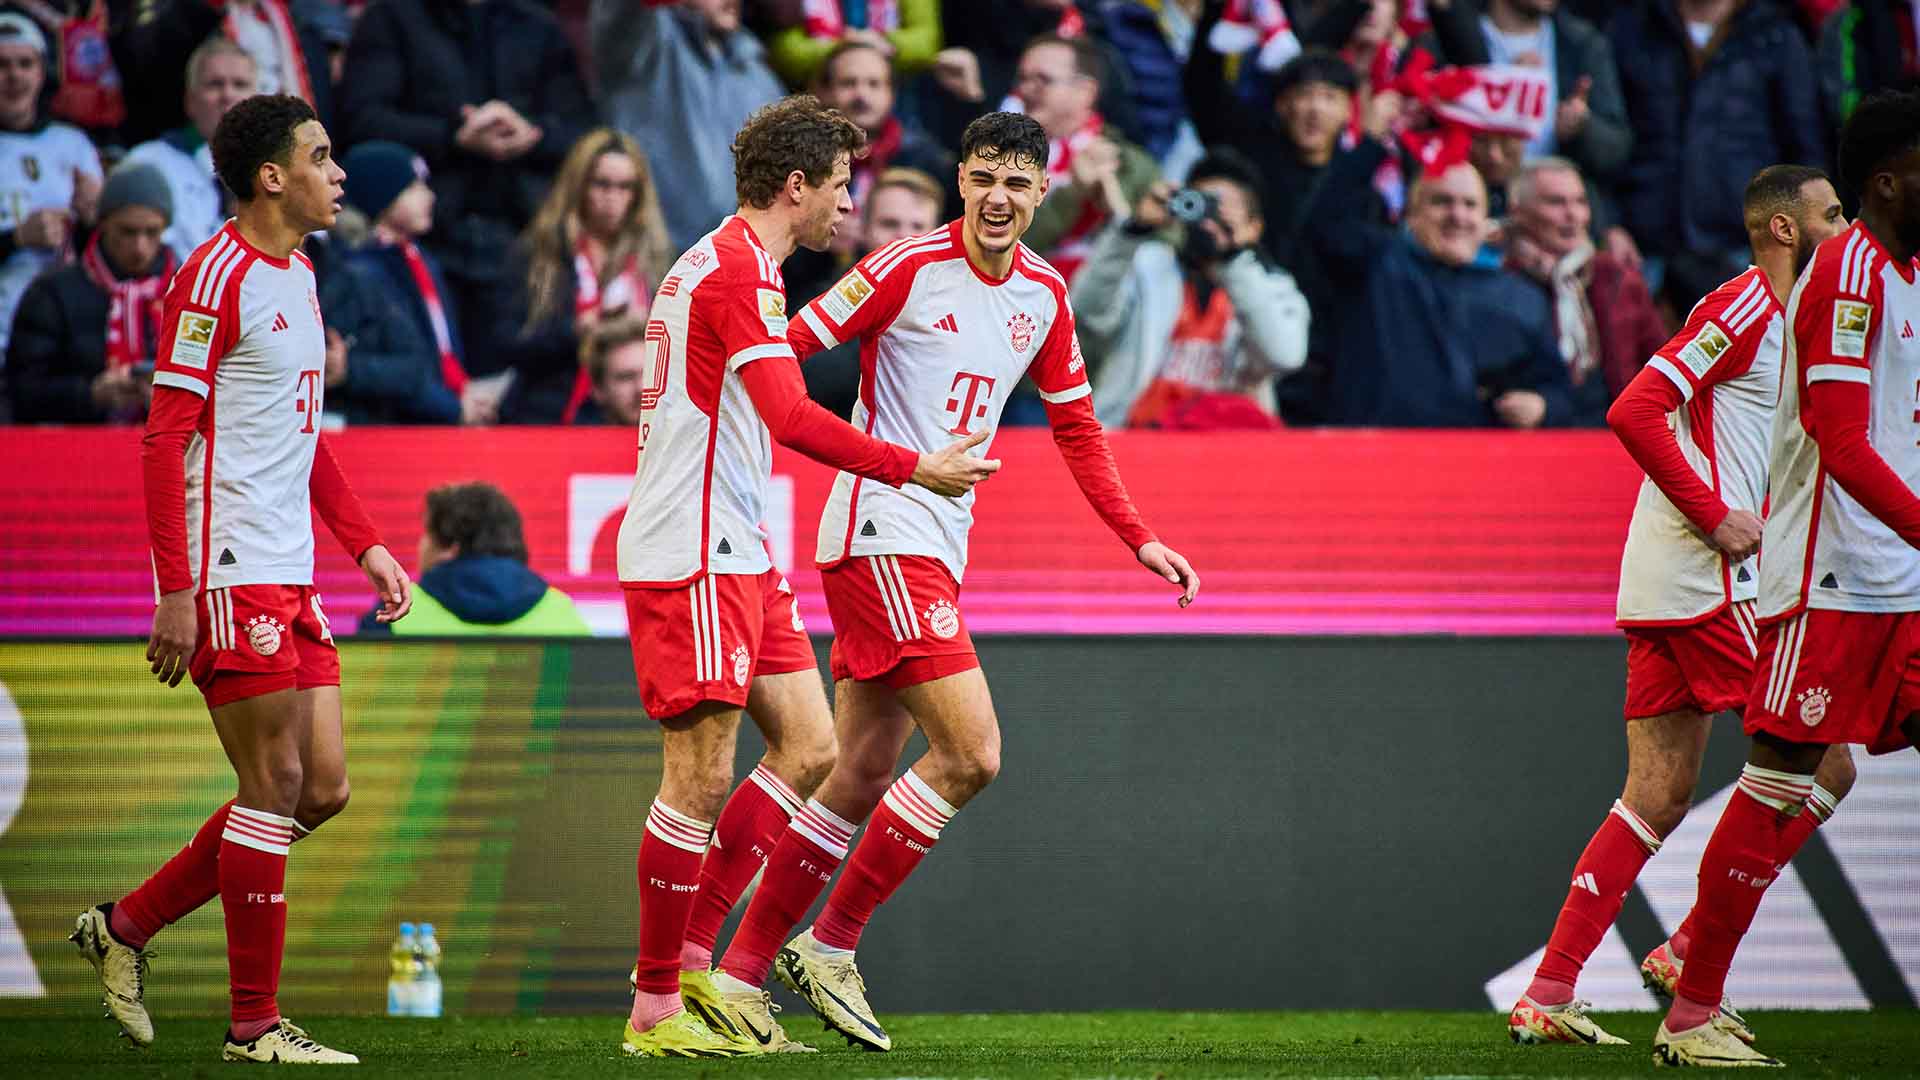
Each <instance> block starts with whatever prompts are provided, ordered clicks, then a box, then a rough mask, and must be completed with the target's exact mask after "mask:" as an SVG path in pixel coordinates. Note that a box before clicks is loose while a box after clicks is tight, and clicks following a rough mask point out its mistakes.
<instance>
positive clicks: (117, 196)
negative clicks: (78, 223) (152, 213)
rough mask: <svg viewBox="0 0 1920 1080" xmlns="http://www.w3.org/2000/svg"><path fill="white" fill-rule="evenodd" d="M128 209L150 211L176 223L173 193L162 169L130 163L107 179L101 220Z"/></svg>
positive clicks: (102, 201) (101, 200)
mask: <svg viewBox="0 0 1920 1080" xmlns="http://www.w3.org/2000/svg"><path fill="white" fill-rule="evenodd" d="M127 206H145V207H149V208H151V209H154V210H158V211H160V213H162V214H163V215H165V216H166V219H167V220H168V221H169V222H171V221H172V220H173V192H172V191H171V190H169V189H168V187H167V178H166V177H165V176H163V175H161V172H160V170H159V169H156V168H154V167H153V166H151V165H143V164H141V163H139V162H137V161H129V162H126V163H125V164H123V165H121V166H120V167H119V168H117V169H115V170H113V172H111V173H109V174H108V175H107V183H106V186H105V187H103V188H101V189H100V220H102V221H105V220H106V219H107V218H109V217H111V216H112V215H113V212H114V211H116V210H119V209H121V208H122V207H127Z"/></svg>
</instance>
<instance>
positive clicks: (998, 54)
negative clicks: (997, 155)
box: [917, 0, 1086, 146]
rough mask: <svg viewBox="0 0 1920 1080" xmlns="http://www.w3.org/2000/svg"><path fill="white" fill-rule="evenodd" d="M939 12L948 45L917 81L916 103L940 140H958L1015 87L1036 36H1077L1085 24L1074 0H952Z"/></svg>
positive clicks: (944, 143)
mask: <svg viewBox="0 0 1920 1080" xmlns="http://www.w3.org/2000/svg"><path fill="white" fill-rule="evenodd" d="M940 14H941V20H940V22H941V29H942V30H943V33H942V35H941V36H942V38H943V39H944V40H945V41H946V43H947V45H946V48H944V49H941V50H940V52H939V54H938V55H936V56H935V57H934V59H933V70H932V71H930V72H928V75H927V79H926V80H925V81H924V82H923V83H922V84H921V85H920V86H919V90H920V93H919V94H918V95H917V96H918V97H919V98H920V100H919V101H918V102H917V105H918V107H919V109H918V112H919V116H920V122H921V125H922V126H923V127H925V128H926V129H927V130H928V131H929V132H931V133H932V134H933V137H934V138H935V139H937V140H938V141H939V142H940V145H942V146H958V145H959V144H960V133H961V131H962V130H963V129H965V127H966V126H967V123H968V122H969V121H971V120H972V119H973V118H974V117H976V116H979V115H980V114H981V113H983V112H985V111H987V109H988V108H990V107H991V105H990V103H992V102H1003V101H1004V100H1005V99H1006V98H1007V97H1008V95H1009V94H1010V93H1012V91H1013V89H1014V85H1013V81H1014V71H1015V69H1016V68H1017V67H1018V66H1019V64H1020V57H1021V55H1022V54H1023V53H1024V52H1025V51H1026V48H1027V45H1028V44H1029V43H1030V42H1032V41H1033V39H1034V38H1036V37H1039V36H1040V35H1042V34H1058V35H1060V36H1061V37H1075V36H1078V35H1079V34H1080V33H1082V32H1083V31H1084V30H1085V28H1086V18H1085V16H1084V15H1083V14H1082V12H1081V10H1080V5H1078V4H1076V3H1074V2H1073V0H954V2H952V3H947V4H943V5H941V12H940ZM1002 107H1005V106H1004V105H1003V106H1002Z"/></svg>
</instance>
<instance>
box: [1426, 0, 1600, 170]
mask: <svg viewBox="0 0 1920 1080" xmlns="http://www.w3.org/2000/svg"><path fill="white" fill-rule="evenodd" d="M1560 6H1561V4H1560V0H1479V2H1477V3H1475V2H1470V0H1455V2H1454V3H1452V4H1450V5H1448V6H1447V7H1445V8H1440V7H1436V8H1435V9H1434V11H1433V15H1434V27H1435V39H1434V40H1435V43H1436V49H1435V54H1436V57H1437V58H1438V60H1439V61H1440V63H1442V64H1446V65H1451V66H1459V67H1465V66H1471V65H1480V64H1495V65H1508V66H1513V67H1532V68H1539V69H1540V70H1541V71H1542V72H1544V73H1545V75H1546V77H1547V101H1546V111H1547V115H1548V116H1549V117H1551V118H1552V122H1551V123H1548V124H1546V125H1544V126H1543V127H1542V128H1541V129H1540V133H1539V134H1538V135H1536V136H1534V138H1533V139H1532V140H1531V141H1530V142H1528V143H1527V145H1526V146H1525V148H1524V157H1525V158H1526V159H1527V160H1532V159H1533V158H1537V157H1541V156H1543V155H1546V154H1558V155H1560V156H1561V157H1563V158H1566V159H1568V160H1571V161H1572V162H1574V163H1575V164H1576V165H1578V166H1579V167H1580V171H1581V172H1582V173H1583V174H1584V175H1586V176H1587V177H1589V178H1591V179H1594V180H1597V181H1600V182H1603V183H1604V182H1605V181H1607V180H1610V179H1611V178H1612V177H1613V176H1614V175H1615V174H1616V173H1617V172H1618V171H1619V169H1620V167H1621V166H1623V165H1625V164H1626V161H1627V154H1628V153H1629V151H1631V150H1632V148H1633V131H1632V129H1631V128H1629V127H1628V126H1627V105H1626V102H1625V101H1624V100H1623V99H1622V98H1621V96H1620V75H1619V72H1618V70H1617V69H1616V68H1615V67H1614V63H1613V47H1612V45H1611V44H1609V43H1608V41H1607V36H1606V35H1605V34H1603V33H1601V32H1600V30H1599V29H1598V28H1597V27H1595V26H1594V25H1593V24H1592V23H1590V22H1588V21H1586V20H1585V19H1582V18H1580V17H1579V16H1577V15H1573V14H1570V13H1568V12H1566V11H1561V10H1558V9H1559V8H1560Z"/></svg>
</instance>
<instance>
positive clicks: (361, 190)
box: [340, 139, 427, 221]
mask: <svg viewBox="0 0 1920 1080" xmlns="http://www.w3.org/2000/svg"><path fill="white" fill-rule="evenodd" d="M340 167H341V168H343V169H345V170H346V171H347V183H346V187H347V204H348V205H350V206H352V207H353V208H354V209H355V210H358V211H360V212H361V213H363V214H365V215H367V218H368V220H370V221H378V220H380V215H381V214H384V213H386V212H387V207H389V206H392V205H393V201H394V200H395V199H398V198H399V197H400V193H401V192H403V191H405V190H407V189H408V188H410V187H412V186H413V182H414V181H415V180H420V181H425V180H426V178H427V163H426V162H424V161H422V160H420V155H418V154H416V153H414V152H413V151H412V150H409V149H407V148H406V147H404V146H401V145H400V144H399V143H395V142H384V141H381V140H377V139H376V140H374V141H373V142H363V143H361V144H360V145H358V146H356V147H354V148H353V149H352V150H349V151H347V156H346V158H345V159H344V160H342V161H341V162H340Z"/></svg>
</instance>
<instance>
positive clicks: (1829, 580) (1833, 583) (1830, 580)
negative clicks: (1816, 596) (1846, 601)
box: [1820, 574, 1840, 589]
mask: <svg viewBox="0 0 1920 1080" xmlns="http://www.w3.org/2000/svg"><path fill="white" fill-rule="evenodd" d="M1820 587H1821V588H1823V589H1837V588H1839V587H1840V579H1839V578H1836V577H1834V576H1833V575H1832V574H1828V575H1827V576H1826V577H1823V578H1821V579H1820Z"/></svg>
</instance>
